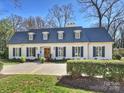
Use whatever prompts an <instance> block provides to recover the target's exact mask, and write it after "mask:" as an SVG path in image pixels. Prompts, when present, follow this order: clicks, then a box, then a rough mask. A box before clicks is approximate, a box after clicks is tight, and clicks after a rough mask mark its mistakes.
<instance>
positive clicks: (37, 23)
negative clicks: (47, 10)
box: [24, 16, 46, 29]
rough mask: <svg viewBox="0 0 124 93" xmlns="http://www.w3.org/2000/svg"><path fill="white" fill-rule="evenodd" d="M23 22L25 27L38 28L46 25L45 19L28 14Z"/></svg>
mask: <svg viewBox="0 0 124 93" xmlns="http://www.w3.org/2000/svg"><path fill="white" fill-rule="evenodd" d="M24 24H25V26H26V28H27V29H40V28H44V27H45V25H46V23H45V20H44V19H43V18H42V17H40V16H30V17H28V18H25V21H24Z"/></svg>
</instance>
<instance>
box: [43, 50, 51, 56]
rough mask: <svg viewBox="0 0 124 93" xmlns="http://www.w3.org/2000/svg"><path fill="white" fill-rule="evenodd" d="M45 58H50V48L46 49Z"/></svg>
mask: <svg viewBox="0 0 124 93" xmlns="http://www.w3.org/2000/svg"><path fill="white" fill-rule="evenodd" d="M44 57H45V58H50V48H44Z"/></svg>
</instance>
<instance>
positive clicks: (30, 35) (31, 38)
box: [28, 32, 35, 40]
mask: <svg viewBox="0 0 124 93" xmlns="http://www.w3.org/2000/svg"><path fill="white" fill-rule="evenodd" d="M34 34H35V33H34V32H29V33H28V39H29V40H34Z"/></svg>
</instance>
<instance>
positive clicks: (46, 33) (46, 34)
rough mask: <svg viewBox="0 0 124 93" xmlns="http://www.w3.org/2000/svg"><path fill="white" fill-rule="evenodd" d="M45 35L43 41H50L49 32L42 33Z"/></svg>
mask: <svg viewBox="0 0 124 93" xmlns="http://www.w3.org/2000/svg"><path fill="white" fill-rule="evenodd" d="M42 33H43V40H48V34H49V32H42Z"/></svg>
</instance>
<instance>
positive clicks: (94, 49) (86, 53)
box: [8, 26, 113, 59]
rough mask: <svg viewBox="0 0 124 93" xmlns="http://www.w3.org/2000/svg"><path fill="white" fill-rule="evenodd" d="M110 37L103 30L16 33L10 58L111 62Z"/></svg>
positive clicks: (33, 30)
mask: <svg viewBox="0 0 124 93" xmlns="http://www.w3.org/2000/svg"><path fill="white" fill-rule="evenodd" d="M112 43H113V41H112V38H111V37H110V35H109V34H108V32H107V31H106V30H105V28H82V27H80V26H77V27H64V28H46V29H31V30H29V31H22V32H15V34H14V35H13V36H12V38H11V39H10V41H9V43H8V48H9V59H13V58H16V59H18V58H20V57H21V56H25V57H26V58H27V59H37V58H38V57H40V56H43V57H46V58H51V59H112Z"/></svg>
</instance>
